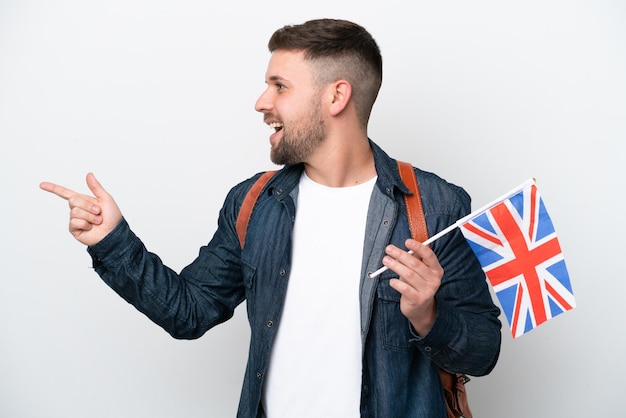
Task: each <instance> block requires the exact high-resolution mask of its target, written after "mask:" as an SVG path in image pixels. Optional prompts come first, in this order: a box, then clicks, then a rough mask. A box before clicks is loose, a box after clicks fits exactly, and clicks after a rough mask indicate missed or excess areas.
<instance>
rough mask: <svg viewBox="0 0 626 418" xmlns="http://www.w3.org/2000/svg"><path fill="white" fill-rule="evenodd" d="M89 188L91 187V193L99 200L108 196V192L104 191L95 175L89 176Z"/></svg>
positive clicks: (90, 174)
mask: <svg viewBox="0 0 626 418" xmlns="http://www.w3.org/2000/svg"><path fill="white" fill-rule="evenodd" d="M87 186H88V187H89V190H91V193H93V195H94V196H95V197H97V198H101V197H104V196H108V193H107V191H106V190H104V187H102V185H101V184H100V182H99V181H98V179H96V176H94V175H93V173H89V174H87Z"/></svg>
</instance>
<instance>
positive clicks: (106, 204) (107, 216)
mask: <svg viewBox="0 0 626 418" xmlns="http://www.w3.org/2000/svg"><path fill="white" fill-rule="evenodd" d="M87 186H88V187H89V190H91V192H92V193H93V196H89V195H84V194H80V193H77V192H75V191H73V190H70V189H67V188H65V187H63V186H59V185H58V184H54V183H49V182H43V183H41V184H40V185H39V187H40V188H41V189H42V190H45V191H47V192H50V193H53V194H55V195H57V196H59V197H61V198H63V199H65V200H67V202H68V203H69V205H70V224H69V230H70V233H71V234H72V235H73V236H74V238H76V239H77V240H78V241H79V242H81V243H82V244H85V245H88V246H91V245H95V244H96V243H98V242H100V240H102V238H104V237H105V236H106V235H107V234H108V233H109V232H111V231H112V230H113V229H114V228H115V227H116V226H117V224H118V223H119V222H120V220H121V219H122V213H121V211H120V209H119V207H118V206H117V203H115V200H113V197H112V196H111V195H110V194H109V193H107V191H106V190H104V188H103V187H102V185H101V184H100V183H99V182H98V180H96V177H95V176H94V175H93V174H92V173H89V174H87Z"/></svg>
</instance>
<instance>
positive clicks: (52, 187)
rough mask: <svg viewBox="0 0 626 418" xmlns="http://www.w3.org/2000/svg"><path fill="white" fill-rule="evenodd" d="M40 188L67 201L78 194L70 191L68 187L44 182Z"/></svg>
mask: <svg viewBox="0 0 626 418" xmlns="http://www.w3.org/2000/svg"><path fill="white" fill-rule="evenodd" d="M39 188H40V189H41V190H45V191H46V192H50V193H52V194H55V195H57V196H59V197H60V198H63V199H65V200H68V199H69V198H70V197H72V196H74V195H77V194H78V193H76V192H75V191H73V190H70V189H68V188H66V187H63V186H59V185H58V184H54V183H50V182H47V181H44V182H42V183H40V184H39Z"/></svg>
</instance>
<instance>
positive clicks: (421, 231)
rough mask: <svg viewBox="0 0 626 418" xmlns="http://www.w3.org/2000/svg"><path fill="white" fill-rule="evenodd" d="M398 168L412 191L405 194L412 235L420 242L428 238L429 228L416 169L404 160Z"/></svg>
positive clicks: (399, 163)
mask: <svg viewBox="0 0 626 418" xmlns="http://www.w3.org/2000/svg"><path fill="white" fill-rule="evenodd" d="M398 170H399V172H400V177H402V181H403V182H404V185H405V186H406V187H407V188H408V189H409V190H410V191H411V192H412V194H410V195H408V194H407V195H404V203H405V204H406V216H407V218H408V220H409V229H410V230H411V237H413V239H415V240H417V241H419V242H424V241H426V240H427V239H428V230H427V229H426V219H425V218H424V208H423V206H422V196H421V195H420V190H419V186H418V185H417V179H416V178H415V170H414V169H413V166H412V165H411V164H409V163H405V162H403V161H398Z"/></svg>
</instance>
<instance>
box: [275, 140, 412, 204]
mask: <svg viewBox="0 0 626 418" xmlns="http://www.w3.org/2000/svg"><path fill="white" fill-rule="evenodd" d="M369 142H370V146H371V147H372V152H373V153H374V165H375V166H376V174H377V175H378V179H377V181H376V184H377V185H378V187H379V189H380V190H381V191H382V192H383V193H385V194H386V195H389V196H393V193H394V191H395V189H398V190H399V191H400V192H401V193H403V194H410V191H409V189H408V188H407V187H406V186H405V185H404V183H403V181H402V178H401V177H400V173H399V172H398V165H397V162H396V160H395V159H393V158H391V157H389V155H387V153H386V152H385V151H383V149H382V148H380V147H379V146H378V145H376V143H375V142H374V141H372V140H371V139H370V140H369ZM302 171H304V164H302V163H300V164H294V165H287V166H285V167H283V168H282V169H281V170H280V172H279V173H278V174H277V175H276V176H274V179H272V181H271V184H270V185H269V187H268V192H269V193H272V194H274V196H276V197H277V198H278V199H279V200H282V199H284V198H286V197H287V196H288V195H289V194H291V193H292V191H293V190H294V188H296V186H297V185H298V182H299V181H300V176H301V175H302Z"/></svg>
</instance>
